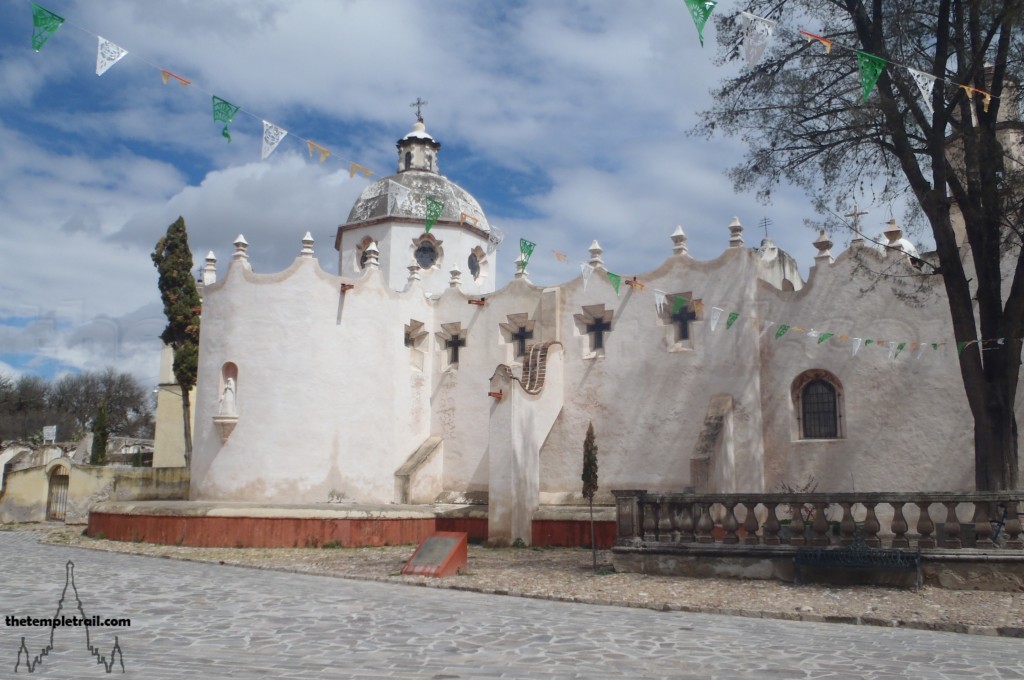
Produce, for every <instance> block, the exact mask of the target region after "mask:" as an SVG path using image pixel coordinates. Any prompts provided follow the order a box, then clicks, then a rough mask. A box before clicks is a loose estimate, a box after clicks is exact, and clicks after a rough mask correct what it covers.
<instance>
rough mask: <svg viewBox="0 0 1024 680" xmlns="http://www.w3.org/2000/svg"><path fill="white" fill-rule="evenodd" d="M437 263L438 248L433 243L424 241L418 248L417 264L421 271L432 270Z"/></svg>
mask: <svg viewBox="0 0 1024 680" xmlns="http://www.w3.org/2000/svg"><path fill="white" fill-rule="evenodd" d="M436 262H437V248H435V247H434V244H433V243H430V242H429V241H424V242H423V243H421V244H420V245H419V246H417V248H416V264H418V265H419V266H420V269H430V268H431V267H433V266H434V264H435V263H436Z"/></svg>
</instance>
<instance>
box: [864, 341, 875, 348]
mask: <svg viewBox="0 0 1024 680" xmlns="http://www.w3.org/2000/svg"><path fill="white" fill-rule="evenodd" d="M873 342H874V340H865V341H864V346H865V347H867V346H868V345H870V344H871V343H873Z"/></svg>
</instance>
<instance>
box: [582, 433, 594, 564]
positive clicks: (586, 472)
mask: <svg viewBox="0 0 1024 680" xmlns="http://www.w3.org/2000/svg"><path fill="white" fill-rule="evenodd" d="M594 439H595V437H594V423H590V425H589V426H588V427H587V437H586V439H584V440H583V497H584V498H586V499H587V501H588V502H589V503H590V549H591V551H592V552H593V557H594V573H597V541H596V540H595V536H594V534H595V532H594V494H596V493H597V443H596V442H595V441H594Z"/></svg>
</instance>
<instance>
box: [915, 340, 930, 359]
mask: <svg viewBox="0 0 1024 680" xmlns="http://www.w3.org/2000/svg"><path fill="white" fill-rule="evenodd" d="M926 349H928V343H926V342H922V343H921V347H920V348H918V350H917V354H915V355H914V358H915V359H920V358H921V357H922V356H924V351H925V350H926Z"/></svg>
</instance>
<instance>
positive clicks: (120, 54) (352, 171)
mask: <svg viewBox="0 0 1024 680" xmlns="http://www.w3.org/2000/svg"><path fill="white" fill-rule="evenodd" d="M30 4H31V6H32V48H33V49H34V50H35V51H36V52H38V51H39V50H41V49H42V47H43V45H45V44H46V42H47V41H48V40H49V39H50V38H51V37H52V36H53V34H54V33H56V31H57V29H59V28H60V27H61V26H63V25H64V23H65V19H64V18H63V17H61V16H59V15H58V14H56V13H54V12H51V11H50V10H48V9H46V8H45V7H42V6H41V5H39V4H37V3H35V2H31V3H30ZM67 23H69V24H70V25H71V26H73V27H74V28H77V29H78V30H80V31H82V32H83V33H87V34H89V35H92V36H93V37H95V38H96V39H97V48H96V75H97V76H102V75H103V74H104V73H106V72H107V71H108V70H109V69H110V68H111V67H112V66H114V65H115V64H116V63H118V62H119V61H121V59H123V58H124V57H125V56H126V55H127V54H128V50H126V49H124V48H123V47H121V46H120V45H117V44H116V43H114V42H112V41H110V40H108V39H106V38H104V37H103V36H99V35H96V34H94V33H91V32H90V31H88V30H86V29H84V28H82V27H80V26H77V25H75V24H73V23H70V22H67ZM141 61H143V62H144V63H146V64H148V65H149V66H152V67H153V68H155V69H156V70H158V71H159V72H160V79H161V80H162V81H163V84H164V85H167V84H168V83H169V82H171V80H174V81H175V82H176V83H178V84H179V85H181V86H182V87H188V86H192V87H195V89H197V90H199V91H200V92H204V93H205V94H208V95H210V97H211V98H212V102H213V120H214V122H215V123H223V127H222V128H221V135H222V136H223V137H224V138H225V139H227V140H228V142H229V143H230V142H231V131H230V127H231V123H232V122H233V121H234V119H235V117H236V116H237V115H238V114H239V113H244V114H246V115H249V116H251V117H253V118H256V119H257V120H261V121H262V122H263V142H262V146H261V149H260V160H266V159H267V158H268V157H269V156H270V154H272V153H274V150H275V149H276V148H277V147H278V145H279V144H280V143H281V141H282V140H283V139H284V138H285V136H287V135H288V130H285V129H284V128H282V127H281V126H279V125H276V124H274V123H271V122H270V121H268V120H265V119H263V118H261V117H260V116H257V115H255V114H253V113H251V112H249V111H246V110H245V109H243V108H241V107H240V106H237V105H235V104H232V103H231V102H229V101H227V100H225V99H223V98H221V97H218V96H216V95H214V94H213V93H210V92H206V91H205V90H203V89H202V88H199V87H197V86H194V85H193V84H192V81H191V80H188V79H187V78H184V77H182V76H180V75H178V74H176V73H173V72H172V71H169V70H167V69H162V68H157V67H156V66H154V65H153V64H150V63H149V62H147V61H145V60H144V59H142V60H141ZM294 136H295V137H296V138H297V139H299V140H300V141H303V142H305V143H306V146H307V148H308V150H309V156H310V158H312V157H313V156H314V154H316V155H318V156H319V159H320V162H321V163H323V162H324V161H326V160H327V159H328V157H330V156H331V151H330V150H329V149H327V148H325V147H324V146H322V145H320V144H317V143H316V142H314V141H312V140H308V139H303V138H302V137H299V136H298V135H294ZM339 160H341V161H342V162H348V165H349V173H348V174H349V177H355V176H356V175H357V174H359V175H362V176H363V177H367V178H368V177H370V176H371V175H372V174H373V171H372V170H371V169H369V168H367V167H366V166H364V165H360V164H359V163H356V162H354V161H347V160H346V159H339Z"/></svg>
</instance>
